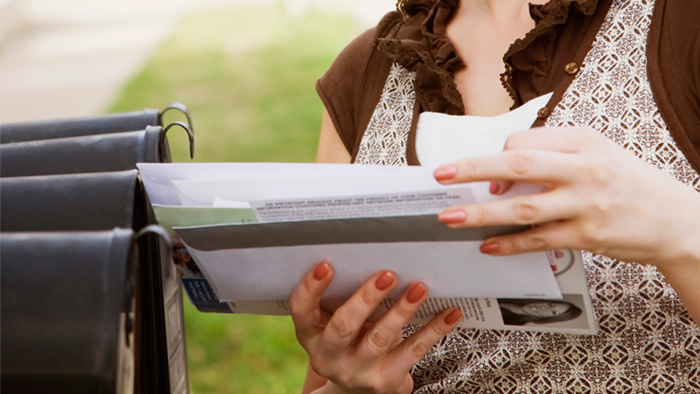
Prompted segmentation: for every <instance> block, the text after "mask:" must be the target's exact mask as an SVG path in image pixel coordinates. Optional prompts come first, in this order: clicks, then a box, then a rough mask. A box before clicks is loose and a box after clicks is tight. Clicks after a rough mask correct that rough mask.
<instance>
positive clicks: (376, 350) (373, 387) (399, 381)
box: [289, 263, 462, 394]
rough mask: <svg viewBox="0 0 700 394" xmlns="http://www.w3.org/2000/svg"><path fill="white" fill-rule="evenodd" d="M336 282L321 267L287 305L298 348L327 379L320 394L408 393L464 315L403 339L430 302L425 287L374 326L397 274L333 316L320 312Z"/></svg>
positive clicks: (412, 290)
mask: <svg viewBox="0 0 700 394" xmlns="http://www.w3.org/2000/svg"><path fill="white" fill-rule="evenodd" d="M332 279H333V269H332V268H331V266H330V265H329V264H327V263H321V264H319V265H317V266H316V267H315V269H314V270H312V271H311V272H309V273H308V274H307V275H306V276H305V277H304V279H303V280H302V282H301V283H300V284H299V286H297V288H296V289H295V290H294V292H293V293H292V296H291V298H290V300H289V304H290V308H291V311H292V319H293V320H294V324H295V326H296V333H297V338H298V340H299V343H301V345H302V346H303V347H304V349H306V351H307V352H308V353H309V357H310V363H311V367H312V368H313V370H314V371H315V372H316V373H317V374H319V375H320V376H322V377H324V378H327V379H328V380H329V381H328V383H327V384H326V385H325V386H323V387H322V388H320V389H319V390H318V392H345V393H406V394H408V393H410V392H411V390H412V388H413V380H412V379H411V376H410V375H409V371H410V369H411V368H412V367H413V365H414V364H415V363H417V362H418V360H420V358H421V357H423V356H424V355H425V354H426V353H427V352H428V350H430V348H431V347H432V346H433V345H434V344H435V343H436V342H437V341H438V340H440V338H442V337H443V336H445V335H447V334H448V333H449V332H450V330H452V329H453V328H454V327H455V326H456V325H457V323H458V322H459V321H460V319H461V317H462V315H461V312H460V311H459V310H458V309H455V308H452V309H448V310H446V311H444V312H442V313H441V314H440V315H438V316H436V317H435V318H434V319H433V320H432V321H431V322H430V323H428V324H427V325H426V326H424V327H423V329H421V330H420V331H419V332H417V333H416V334H414V335H412V336H411V337H410V338H408V339H406V340H402V337H401V329H402V328H403V327H404V326H405V325H406V324H407V323H408V321H409V319H410V318H411V317H412V316H413V315H414V314H415V313H416V311H418V308H420V306H421V304H422V303H423V301H425V299H426V298H427V297H428V290H427V288H426V286H425V285H424V284H422V283H419V282H414V283H412V284H411V285H409V286H408V288H407V289H406V291H405V292H404V294H403V295H402V296H401V298H400V299H399V300H398V301H397V302H396V304H394V306H393V307H392V308H391V309H390V310H389V311H388V312H387V313H386V314H384V316H382V317H381V318H380V319H379V320H378V321H376V322H374V323H371V322H367V321H366V320H367V319H368V318H369V316H370V315H371V314H372V312H374V310H375V309H376V308H377V307H378V306H379V303H380V302H381V301H382V300H384V298H386V296H387V295H388V294H389V293H390V292H391V291H392V290H393V289H394V288H395V287H396V285H397V283H398V279H397V277H396V274H395V273H393V272H392V271H381V272H379V273H377V274H376V275H374V277H372V278H371V279H370V280H369V281H367V282H366V283H365V284H364V285H363V286H362V287H361V288H360V289H359V290H358V291H357V292H356V293H355V294H354V295H353V296H352V297H351V298H350V299H349V300H348V301H347V302H346V303H345V304H343V305H342V306H341V307H340V308H339V309H338V310H336V311H335V313H334V314H333V315H332V316H331V315H329V314H328V313H326V312H324V311H322V310H321V307H320V301H321V296H322V295H323V293H324V291H325V290H326V289H327V288H328V286H329V285H330V283H331V281H332Z"/></svg>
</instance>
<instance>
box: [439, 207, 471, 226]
mask: <svg viewBox="0 0 700 394" xmlns="http://www.w3.org/2000/svg"><path fill="white" fill-rule="evenodd" d="M438 220H439V221H440V222H442V223H446V224H451V223H462V222H464V221H465V220H467V213H466V212H464V211H463V210H461V209H451V210H448V211H442V212H440V213H439V214H438Z"/></svg>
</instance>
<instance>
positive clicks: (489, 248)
mask: <svg viewBox="0 0 700 394" xmlns="http://www.w3.org/2000/svg"><path fill="white" fill-rule="evenodd" d="M479 251H480V252H481V253H484V254H495V253H498V252H500V251H501V247H500V246H499V245H498V244H497V243H495V242H491V243H487V244H483V245H481V246H479Z"/></svg>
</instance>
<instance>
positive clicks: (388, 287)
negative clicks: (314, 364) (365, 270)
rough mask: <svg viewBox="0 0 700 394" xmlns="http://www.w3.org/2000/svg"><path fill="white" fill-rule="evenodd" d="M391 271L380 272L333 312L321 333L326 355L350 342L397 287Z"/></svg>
mask: <svg viewBox="0 0 700 394" xmlns="http://www.w3.org/2000/svg"><path fill="white" fill-rule="evenodd" d="M397 283H398V279H397V277H396V274H395V273H394V272H393V271H381V272H379V273H377V274H375V275H374V276H373V277H372V278H371V279H370V280H368V281H367V282H365V284H363V285H362V287H360V289H359V290H358V291H357V292H356V293H355V294H353V296H352V297H350V299H349V300H348V301H346V302H345V304H343V306H341V307H340V308H338V310H336V311H335V313H334V314H333V317H331V319H330V321H329V322H328V325H327V327H326V329H325V331H324V333H323V337H324V342H325V343H326V346H327V349H329V352H337V351H341V350H342V349H345V348H347V347H348V346H350V344H351V343H353V342H354V341H355V340H356V339H357V336H358V334H359V332H360V330H361V329H362V326H363V324H364V322H365V320H367V318H369V316H370V315H371V314H372V313H373V312H374V310H375V309H377V307H378V306H379V303H381V302H382V301H383V300H384V299H385V298H386V297H387V295H389V293H390V292H391V291H392V290H393V289H394V288H395V287H396V285H397Z"/></svg>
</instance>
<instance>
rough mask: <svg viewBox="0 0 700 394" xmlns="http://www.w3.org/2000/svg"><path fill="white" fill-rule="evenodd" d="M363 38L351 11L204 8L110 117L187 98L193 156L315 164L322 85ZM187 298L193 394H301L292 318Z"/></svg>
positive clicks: (180, 151) (180, 148)
mask: <svg viewBox="0 0 700 394" xmlns="http://www.w3.org/2000/svg"><path fill="white" fill-rule="evenodd" d="M357 33H359V32H358V31H357V27H356V26H355V24H354V23H353V21H352V19H351V18H350V17H344V16H337V15H325V14H310V15H308V16H306V17H303V18H301V19H293V18H290V17H289V16H288V15H287V14H286V13H285V12H284V9H283V8H281V7H278V8H266V9H232V10H224V11H222V10H218V11H215V12H207V13H202V14H198V15H195V16H192V17H190V18H188V19H186V20H185V21H183V23H182V24H181V26H180V27H179V28H178V30H177V31H176V32H175V33H174V34H173V36H172V37H170V38H169V39H168V40H167V41H166V42H165V43H164V44H163V45H162V46H161V47H160V48H159V49H158V50H157V51H156V52H155V53H154V55H153V57H152V59H151V60H150V61H149V62H148V63H147V64H146V66H145V67H144V69H143V70H142V71H141V72H140V73H139V74H138V75H136V76H135V77H134V78H133V79H132V80H131V81H130V82H129V83H128V84H127V85H126V86H125V87H124V89H123V91H122V92H121V94H120V97H119V98H118V99H117V100H116V102H115V103H114V104H113V105H112V106H111V107H110V108H109V109H108V112H122V111H134V110H140V109H144V108H159V109H162V108H163V107H165V106H166V105H167V104H169V103H171V102H174V101H179V102H182V103H184V104H185V105H187V107H188V108H189V109H190V112H191V114H192V116H193V122H194V127H195V141H196V149H195V160H196V161H202V162H223V161H278V162H309V161H313V160H314V158H315V151H316V145H317V143H318V132H319V130H320V125H321V113H322V104H321V102H320V100H319V99H318V97H317V95H316V92H315V88H314V84H315V81H316V80H317V79H318V78H319V77H320V76H321V75H322V74H323V73H324V72H325V70H326V69H327V68H328V66H329V65H330V64H331V62H332V61H333V59H334V58H335V56H336V55H337V54H338V52H339V51H340V50H341V49H342V48H343V47H344V46H345V45H346V44H347V43H348V42H349V41H350V40H351V39H352V37H353V36H355V35H356V34H357ZM174 120H180V119H179V118H178V116H177V115H170V114H168V118H167V119H166V122H165V123H168V122H170V121H174ZM171 133H172V134H169V135H168V137H169V140H170V145H171V149H172V152H173V161H175V162H184V161H189V158H188V154H187V152H188V151H187V149H188V148H187V143H186V141H187V139H186V137H185V136H184V135H183V133H182V131H181V130H176V129H174V130H173V131H172V132H171ZM185 303H186V304H187V305H186V306H185V328H186V335H187V352H188V367H189V377H190V386H191V389H192V393H194V394H210V393H249V394H264V393H270V394H287V393H297V392H300V391H301V386H302V383H303V379H304V374H305V371H306V363H307V358H306V354H305V352H304V351H303V349H301V347H300V346H299V345H298V343H297V342H296V339H295V337H294V327H293V325H292V322H291V319H290V318H289V317H271V316H249V315H226V314H221V315H219V314H210V313H200V312H198V311H197V310H196V309H195V308H194V307H192V306H191V305H189V302H188V301H186V302H185Z"/></svg>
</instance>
